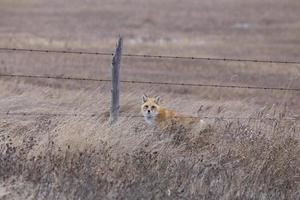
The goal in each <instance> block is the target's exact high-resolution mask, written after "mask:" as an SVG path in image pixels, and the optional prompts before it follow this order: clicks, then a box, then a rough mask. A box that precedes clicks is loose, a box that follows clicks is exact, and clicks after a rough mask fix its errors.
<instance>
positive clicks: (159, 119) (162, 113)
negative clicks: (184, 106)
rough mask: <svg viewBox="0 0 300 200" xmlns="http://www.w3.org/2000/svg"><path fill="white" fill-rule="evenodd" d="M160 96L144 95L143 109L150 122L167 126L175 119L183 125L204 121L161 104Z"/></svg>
mask: <svg viewBox="0 0 300 200" xmlns="http://www.w3.org/2000/svg"><path fill="white" fill-rule="evenodd" d="M159 100H160V97H147V96H146V95H144V96H143V104H142V106H141V111H142V114H143V116H144V117H145V120H146V122H147V123H148V124H151V125H157V126H159V127H164V126H166V125H167V124H168V123H169V122H170V121H175V122H176V123H179V124H181V125H191V124H195V123H198V122H204V121H203V120H199V119H198V118H196V117H192V116H185V115H182V114H180V113H177V112H176V111H174V110H170V109H167V108H164V107H161V106H160V105H159Z"/></svg>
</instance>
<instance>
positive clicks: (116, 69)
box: [110, 36, 123, 123]
mask: <svg viewBox="0 0 300 200" xmlns="http://www.w3.org/2000/svg"><path fill="white" fill-rule="evenodd" d="M122 46H123V38H122V37H121V36H120V37H119V40H118V43H117V46H116V51H115V54H114V56H113V59H112V89H111V109H110V121H111V123H114V122H116V121H117V120H118V116H119V110H120V105H119V99H120V96H119V85H120V79H119V78H120V63H121V56H122Z"/></svg>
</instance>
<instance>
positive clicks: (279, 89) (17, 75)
mask: <svg viewBox="0 0 300 200" xmlns="http://www.w3.org/2000/svg"><path fill="white" fill-rule="evenodd" d="M120 39H121V38H120ZM120 39H119V41H120ZM1 52H28V53H56V54H79V55H99V56H113V60H114V57H115V56H116V54H117V51H116V53H109V52H87V51H70V50H49V49H48V50H47V49H29V48H4V47H3V48H1V47H0V53H1ZM118 56H122V57H137V58H154V59H180V60H208V61H222V62H252V63H272V64H285V65H299V66H300V61H282V60H259V59H240V58H238V59H236V58H214V57H185V56H166V55H149V54H121V55H118ZM112 66H114V63H112ZM118 73H119V71H118V72H117V76H118V77H117V79H116V78H115V77H112V79H95V78H86V77H69V76H54V75H39V74H8V73H0V77H8V78H31V79H56V80H71V81H93V82H112V84H113V81H119V82H120V83H127V84H147V85H170V86H191V87H213V88H229V89H230V88H231V89H252V90H275V91H287V92H299V91H300V88H289V87H266V86H252V85H222V84H205V83H185V82H160V81H139V80H119V75H118ZM112 76H114V75H112ZM114 98H119V96H116V97H114ZM115 100H116V99H115ZM112 101H113V99H112ZM117 101H119V100H117ZM112 106H113V105H112ZM113 109H114V110H115V111H116V110H117V112H118V113H119V105H115V107H114V108H113V107H112V109H111V110H113ZM0 115H6V116H53V117H58V116H69V117H100V116H104V115H105V114H99V113H36V112H10V111H7V112H2V113H1V112H0ZM111 117H112V113H111ZM119 117H121V118H122V117H123V118H124V117H130V118H141V117H143V116H140V115H120V116H119ZM188 118H204V119H215V120H218V119H224V120H273V121H278V120H293V121H298V120H299V118H298V117H290V118H281V119H278V118H269V117H266V118H261V117H259V118H258V117H215V116H202V117H188ZM112 121H116V120H114V119H113V120H112Z"/></svg>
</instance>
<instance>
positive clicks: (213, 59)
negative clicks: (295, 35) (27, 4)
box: [0, 47, 300, 65]
mask: <svg viewBox="0 0 300 200" xmlns="http://www.w3.org/2000/svg"><path fill="white" fill-rule="evenodd" d="M0 51H16V52H17V51H20V52H38V53H58V54H82V55H85V54H86V55H102V56H113V55H114V54H113V53H108V52H87V51H70V50H47V49H25V48H4V47H2V48H0ZM122 56H123V57H139V58H141V57H142V58H155V59H182V60H208V61H224V62H254V63H273V64H297V65H299V64H300V61H287V60H286V61H282V60H260V59H244V58H216V57H194V56H168V55H149V54H129V53H125V54H122Z"/></svg>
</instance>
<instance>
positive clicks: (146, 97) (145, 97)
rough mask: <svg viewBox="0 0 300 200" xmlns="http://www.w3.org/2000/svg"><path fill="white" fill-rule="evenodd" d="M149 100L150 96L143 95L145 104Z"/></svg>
mask: <svg viewBox="0 0 300 200" xmlns="http://www.w3.org/2000/svg"><path fill="white" fill-rule="evenodd" d="M147 100H148V96H147V95H146V94H143V103H145V102H146V101H147Z"/></svg>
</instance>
